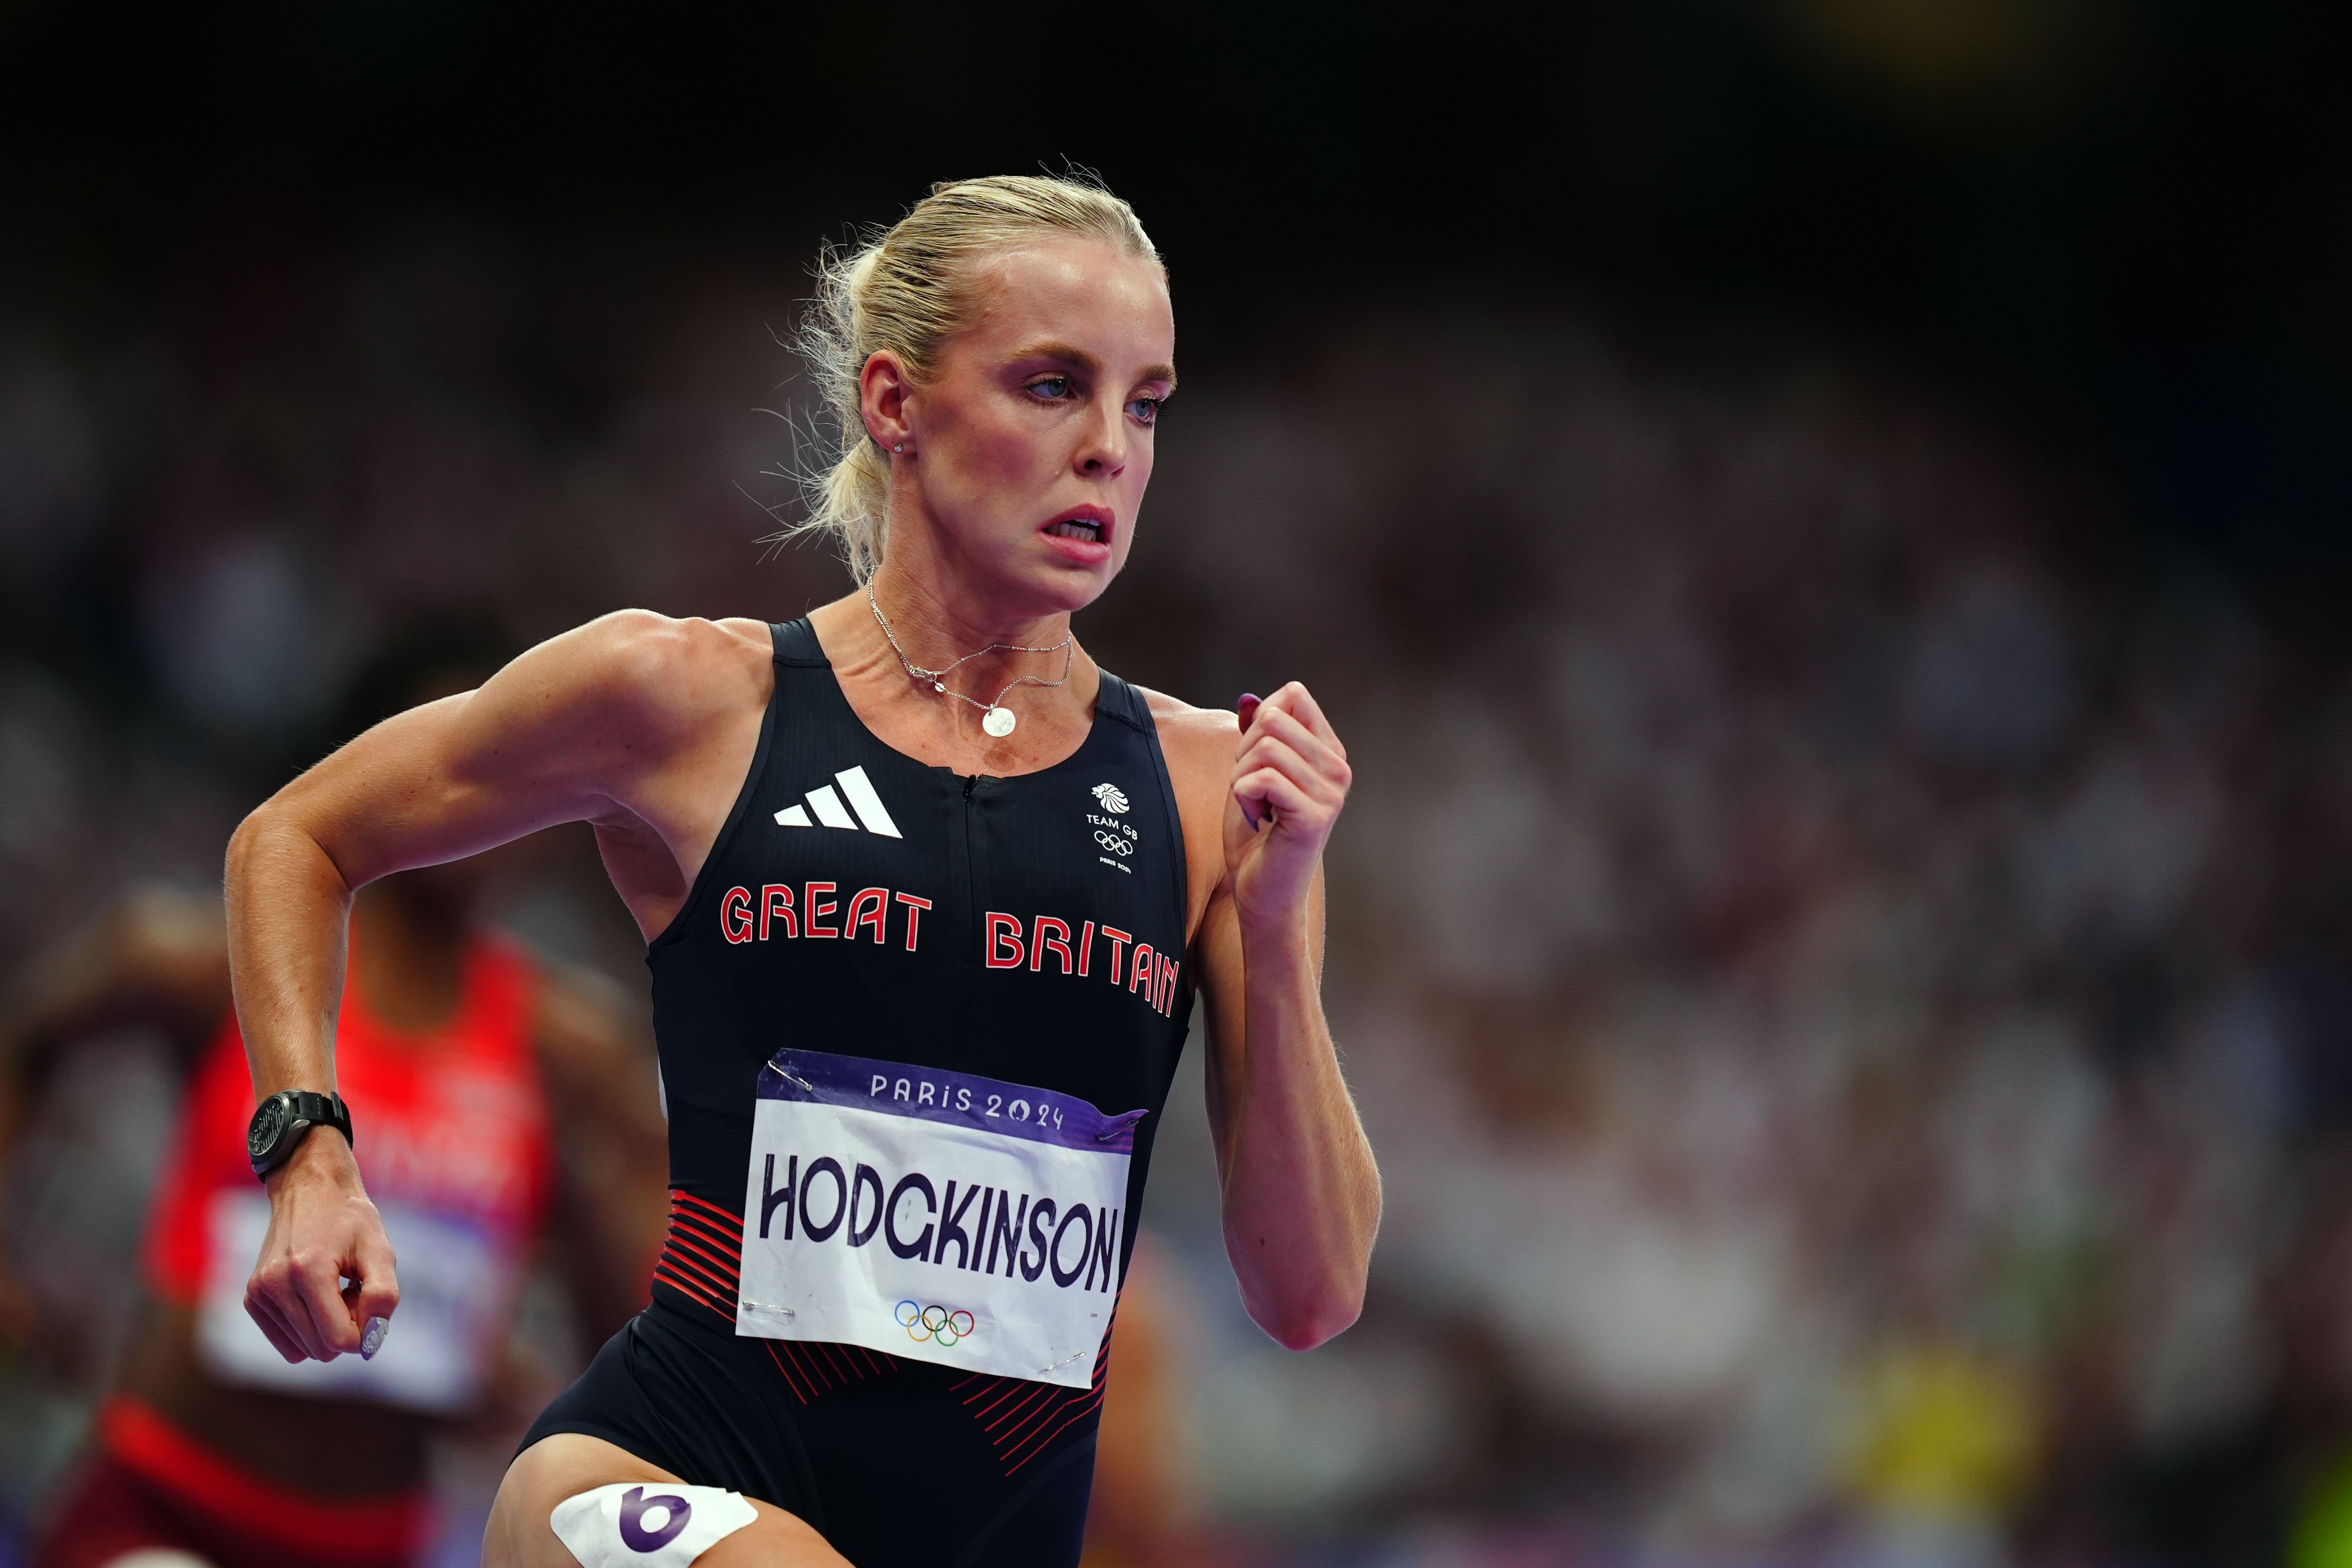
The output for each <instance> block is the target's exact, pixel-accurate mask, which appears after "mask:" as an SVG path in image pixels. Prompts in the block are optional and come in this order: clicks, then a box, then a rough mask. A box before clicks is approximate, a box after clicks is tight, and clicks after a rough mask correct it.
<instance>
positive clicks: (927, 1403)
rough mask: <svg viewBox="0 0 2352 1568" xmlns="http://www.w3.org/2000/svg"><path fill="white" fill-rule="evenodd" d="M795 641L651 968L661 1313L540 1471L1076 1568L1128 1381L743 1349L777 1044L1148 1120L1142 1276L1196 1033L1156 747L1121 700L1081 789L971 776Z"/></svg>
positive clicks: (1134, 1209) (1141, 1141)
mask: <svg viewBox="0 0 2352 1568" xmlns="http://www.w3.org/2000/svg"><path fill="white" fill-rule="evenodd" d="M772 633H773V636H774V639H775V649H776V654H775V659H776V684H775V692H774V695H773V696H772V698H771V699H770V700H769V703H768V710H767V715H766V718H765V720H764V721H763V722H762V725H761V732H760V744H759V750H758V752H756V753H755V754H754V756H753V758H752V762H751V773H750V774H749V776H748V777H746V779H745V780H744V783H743V788H742V792H741V794H740V796H739V798H738V799H737V801H736V803H735V807H734V810H733V812H732V813H731V814H730V816H729V818H728V821H727V825H726V826H725V827H724V828H723V829H722V830H721V831H720V833H719V838H718V840H717V842H716V843H715V844H714V845H713V846H712V847H711V852H710V858H709V863H708V864H707V865H705V866H704V868H703V869H702V873H701V875H700V876H699V877H698V879H697V880H696V883H695V886H694V889H693V891H692V893H691V894H690V895H689V896H688V900H687V902H686V905H685V907H684V908H683V909H681V910H679V911H678V914H677V919H676V920H674V921H672V922H671V924H670V926H669V928H668V929H667V930H666V931H663V932H662V934H661V935H660V936H659V937H658V938H656V940H655V942H654V943H653V945H652V947H651V948H650V949H649V951H648V952H647V955H646V962H647V963H648V965H649V966H650V967H651V969H652V971H653V986H654V1026H655V1032H656V1038H657V1041H658V1045H659V1049H660V1055H661V1068H662V1079H663V1084H664V1089H665V1092H666V1094H667V1107H668V1113H669V1149H670V1185H671V1189H672V1191H671V1216H670V1235H669V1238H668V1241H667V1245H666V1246H665V1247H664V1249H663V1253H662V1258H661V1261H660V1264H659V1266H658V1267H657V1268H656V1273H655V1280H654V1288H653V1304H652V1305H651V1306H650V1307H649V1308H648V1309H647V1310H646V1311H645V1312H643V1313H641V1314H640V1315H639V1316H638V1318H637V1319H636V1320H635V1321H634V1322H632V1323H631V1324H630V1325H629V1326H628V1327H627V1328H625V1330H623V1331H621V1333H619V1334H618V1335H616V1336H614V1339H613V1340H612V1341H611V1342H609V1343H607V1344H606V1345H605V1346H604V1350H603V1351H602V1352H599V1354H598V1355H597V1357H596V1360H595V1362H594V1363H593V1365H592V1366H591V1367H590V1368H589V1370H588V1371H587V1373H584V1374H583V1376H582V1377H581V1379H580V1381H579V1382H578V1383H576V1384H573V1385H572V1388H571V1389H569V1390H568V1391H566V1392H565V1393H564V1394H562V1395H561V1396H559V1397H558V1398H557V1399H556V1400H555V1402H554V1403H553V1404H552V1405H550V1406H549V1407H548V1409H547V1411H546V1412H545V1414H543V1415H541V1417H540V1419H539V1421H538V1423H537V1424H536V1425H535V1426H533V1427H532V1429H531V1431H530V1435H529V1436H527V1437H526V1438H525V1439H524V1442H525V1446H526V1447H528V1446H529V1445H530V1443H534V1442H537V1441H538V1440H539V1439H540V1438H541V1437H545V1436H551V1435H552V1434H554V1433H558V1432H579V1433H585V1434H587V1435H589V1436H597V1437H602V1438H604V1439H605V1440H606V1441H609V1442H613V1443H616V1444H618V1445H619V1446H620V1447H624V1448H626V1449H628V1450H630V1451H631V1452H632V1453H635V1454H636V1455H637V1456H638V1457H640V1458H644V1459H646V1460H649V1461H650V1462H652V1463H654V1464H656V1465H659V1466H661V1467H662V1468H665V1469H667V1470H669V1471H670V1472H672V1473H673V1474H676V1475H677V1476H679V1477H681V1478H683V1479H686V1480H687V1481H689V1482H692V1483H696V1484H698V1485H703V1486H716V1487H725V1488H730V1489H734V1490H737V1491H740V1492H743V1493H745V1494H746V1495H748V1496H751V1497H756V1498H761V1499H763V1500H767V1501H769V1502H772V1503H774V1504H776V1505H777V1506H778V1507H780V1508H783V1509H786V1510H790V1511H791V1512H793V1513H794V1514H796V1515H798V1516H800V1517H801V1518H802V1519H803V1520H805V1521H808V1522H809V1523H810V1524H811V1525H813V1526H814V1527H815V1528H816V1529H817V1530H819V1531H822V1532H823V1533H824V1536H825V1537H826V1539H827V1540H828V1541H830V1542H832V1543H833V1545H834V1547H835V1550H837V1551H838V1552H841V1553H842V1555H844V1556H845V1557H846V1558H848V1559H849V1561H850V1562H851V1563H853V1564H855V1565H856V1568H950V1565H953V1568H966V1565H976V1564H983V1563H986V1564H1004V1565H1006V1568H1010V1565H1013V1564H1016V1563H1017V1564H1022V1565H1024V1568H1041V1565H1047V1564H1074V1563H1076V1562H1077V1560H1078V1553H1079V1548H1080V1545H1081V1541H1082V1536H1083V1532H1084V1528H1085V1522H1086V1511H1087V1497H1088V1494H1089V1492H1090V1490H1091V1488H1092V1483H1093V1473H1094V1435H1095V1428H1096V1425H1097V1419H1098V1416H1099V1412H1100V1408H1101V1403H1102V1373H1103V1368H1104V1366H1105V1365H1106V1364H1107V1361H1108V1356H1107V1353H1106V1354H1105V1355H1101V1356H1098V1357H1097V1363H1096V1372H1095V1376H1094V1380H1093V1386H1092V1387H1091V1388H1069V1387H1064V1386H1060V1385H1057V1384H1049V1383H1039V1382H1031V1381H1026V1380H1024V1379H1015V1378H1007V1377H994V1376H986V1375H980V1374H974V1373H969V1372H960V1371H957V1370H955V1369H953V1368H950V1367H944V1366H940V1365H935V1364H932V1363H927V1362H918V1361H911V1360H907V1359H903V1358H901V1357H898V1356H893V1355H889V1354H885V1353H877V1352H874V1351H871V1350H867V1349H865V1348H862V1347H859V1346H855V1345H836V1344H824V1343H814V1342H802V1341H790V1340H771V1339H761V1338H755V1337H749V1336H739V1335H738V1334H737V1333H736V1330H735V1325H736V1307H737V1302H736V1298H737V1293H738V1270H739V1268H740V1256H741V1255H740V1246H741V1242H742V1237H743V1221H742V1213H741V1209H742V1205H743V1201H744V1194H745V1190H746V1169H747V1163H748V1162H749V1160H750V1157H751V1126H752V1116H753V1107H754V1103H755V1089H756V1086H757V1084H758V1082H759V1079H760V1074H761V1069H762V1068H763V1067H764V1066H765V1065H766V1064H767V1062H768V1061H769V1059H770V1058H771V1057H772V1056H773V1055H774V1054H775V1052H776V1051H777V1050H778V1049H779V1048H780V1047H795V1048H805V1049H808V1050H812V1051H821V1052H827V1053H835V1054H839V1055H844V1056H855V1057H861V1058H875V1059H877V1060H879V1061H886V1062H900V1063H906V1064H908V1065H909V1066H910V1067H916V1068H936V1069H940V1070H941V1071H946V1072H962V1073H971V1074H977V1075H982V1076H985V1077H987V1078H992V1079H1005V1080H1010V1081H1011V1082H1013V1083H1017V1084H1024V1085H1030V1086H1034V1087H1036V1088H1040V1089H1051V1090H1055V1091H1058V1092H1060V1093H1063V1094H1067V1095H1075V1096H1077V1097H1079V1098H1081V1099H1083V1100H1088V1101H1091V1102H1092V1103H1093V1104H1094V1105H1095V1106H1096V1107H1097V1108H1099V1109H1100V1110H1104V1111H1106V1112H1109V1113H1112V1114H1114V1115H1116V1114H1118V1113H1119V1112H1123V1111H1129V1110H1137V1109H1142V1110H1146V1111H1147V1112H1148V1114H1147V1115H1145V1116H1144V1117H1143V1119H1142V1121H1141V1122H1140V1123H1139V1125H1138V1127H1137V1129H1136V1133H1135V1154H1134V1162H1133V1164H1132V1166H1131V1167H1130V1170H1129V1183H1128V1194H1127V1213H1128V1215H1129V1216H1130V1218H1129V1224H1128V1225H1127V1226H1125V1227H1124V1230H1123V1234H1122V1236H1121V1238H1120V1247H1119V1251H1120V1268H1121V1277H1122V1278H1124V1271H1125V1267H1126V1262H1127V1259H1128V1258H1129V1256H1131V1254H1132V1249H1133V1244H1134V1234H1135V1233H1134V1228H1133V1225H1132V1216H1133V1215H1136V1214H1137V1213H1138V1211H1139V1206H1140V1199H1141V1195H1142V1192H1143V1185H1144V1177H1145V1173H1146V1171H1147V1169H1148V1167H1149V1166H1150V1158H1151V1146H1152V1140H1153V1136H1154V1134H1155V1132H1156V1131H1157V1130H1158V1126H1159V1121H1160V1109H1161V1106H1162V1105H1163V1103H1164V1102H1165V1100H1166V1099H1167V1095H1168V1085H1169V1081H1170V1079H1171V1077H1172V1076H1173V1074H1174V1072H1175V1068H1176V1058H1177V1056H1178V1053H1179V1052H1180V1051H1181V1049H1182V1047H1183V1042H1184V1034H1185V1028H1186V1025H1187V1022H1188V1020H1189V1017H1190V1015H1191V1012H1192V975H1191V974H1189V973H1186V962H1185V948H1184V935H1185V930H1184V924H1185V912H1186V904H1185V890H1186V878H1185V869H1184V844H1183V836H1182V833H1181V828H1180V826H1179V824H1178V819H1177V814H1176V802H1175V795H1174V792H1173V790H1172V789H1171V785H1170V782H1169V777H1168V770H1167V764H1166V762H1165V760H1164V759H1163V758H1162V756H1161V754H1160V740H1159V733H1158V731H1157V730H1156V728H1155V727H1154V725H1153V723H1152V720H1151V715H1150V711H1149V710H1148V709H1147V708H1146V706H1145V704H1144V700H1143V699H1142V697H1141V696H1140V695H1139V694H1138V693H1137V692H1136V691H1135V689H1133V688H1131V687H1129V686H1128V685H1127V684H1126V683H1125V682H1124V681H1122V680H1120V679H1118V678H1117V677H1116V676H1113V675H1111V674H1109V673H1108V672H1105V673H1104V675H1103V677H1102V690H1101V695H1100V697H1099V698H1098V700H1097V704H1096V712H1095V721H1094V726H1093V729H1092V731H1091V732H1090V733H1089V734H1088V735H1087V740H1086V742H1085V743H1084V744H1082V745H1081V746H1080V747H1079V748H1078V750H1077V752H1076V753H1075V754H1074V755H1072V756H1071V757H1070V758H1069V759H1068V760H1067V761H1066V762H1063V763H1059V764H1057V765H1055V766H1054V767H1051V768H1047V769H1045V770H1044V771H1043V772H1041V773H1030V774H1025V775H1024V776H1022V777H1019V778H1010V779H999V778H989V777H974V778H963V777H960V776H958V775H957V774H955V773H951V772H950V771H949V770H947V769H945V768H930V767H925V766H923V765H921V764H920V763H916V762H915V761H914V760H912V759H911V758H908V757H907V756H904V755H902V754H900V753H899V752H894V751H892V750H891V749H890V748H889V747H887V746H886V745H884V744H883V743H882V742H880V741H878V740H877V739H876V738H875V737H874V735H873V734H872V733H871V732H870V731H867V730H866V726H865V725H864V724H863V723H862V722H861V721H859V720H858V718H857V716H856V712H855V711H854V710H852V709H851V708H850V706H849V703H848V700H847V699H846V698H845V697H844V696H843V695H842V691H841V687H840V683H839V682H838V681H837V680H836V679H835V676H834V673H833V667H832V665H831V664H830V663H829V662H828V661H827V660H826V658H825V657H824V652H823V650H822V649H821V648H820V647H819V646H818V643H817V639H816V635H815V632H814V630H813V629H812V628H811V626H810V625H809V623H808V622H807V621H806V620H799V621H793V622H791V623H789V624H785V625H779V626H774V627H772ZM941 1257H942V1258H944V1257H945V1247H944V1244H942V1247H941Z"/></svg>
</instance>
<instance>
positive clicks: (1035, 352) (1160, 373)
mask: <svg viewBox="0 0 2352 1568" xmlns="http://www.w3.org/2000/svg"><path fill="white" fill-rule="evenodd" d="M1013 358H1015V359H1050V360H1059V361H1061V362H1062V363H1065V364H1069V365H1076V367H1077V368H1078V369H1080V370H1083V371H1085V372H1087V374H1090V375H1100V374H1102V361H1100V360H1098V359H1097V358H1096V357H1095V356H1094V355H1092V354H1090V353H1087V351H1086V350H1084V349H1082V348H1078V347H1076V346H1075V345H1073V344H1070V343H1034V344H1032V345H1031V346H1029V347H1028V348H1025V349H1024V350H1022V351H1021V352H1020V353H1017V354H1015V355H1013ZM1136 379H1137V380H1138V381H1164V382H1166V383H1167V384H1169V386H1170V387H1171V389H1172V388H1173V387H1174V386H1175V384H1176V367H1175V366H1174V365H1172V364H1166V363H1161V364H1148V365H1145V366H1144V367H1143V374H1141V375H1139V376H1137V377H1136Z"/></svg>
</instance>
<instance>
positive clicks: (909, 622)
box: [866, 563, 1076, 701]
mask: <svg viewBox="0 0 2352 1568" xmlns="http://www.w3.org/2000/svg"><path fill="white" fill-rule="evenodd" d="M866 597H867V600H868V603H869V604H870V605H871V607H872V610H873V612H874V615H875V621H876V625H875V634H876V636H877V637H880V638H881V639H882V640H883V641H884V642H885V643H886V644H890V643H894V642H895V644H896V646H895V647H892V648H891V650H890V655H889V657H890V658H893V659H894V660H899V661H903V663H904V664H906V665H908V666H911V667H913V668H912V669H909V670H908V675H909V677H910V679H920V678H919V677H915V676H914V674H913V669H924V670H937V671H940V672H942V673H941V677H940V678H941V679H944V680H945V681H946V682H947V684H948V687H949V689H950V690H956V691H961V692H963V693H964V694H965V695H967V696H972V697H977V698H979V699H981V700H983V701H984V700H988V699H989V698H991V697H992V696H993V695H994V694H995V693H996V692H997V690H998V689H1000V688H1002V687H1003V685H1005V684H1006V683H1007V682H1009V681H1012V680H1014V679H1019V678H1021V677H1023V676H1035V677H1040V678H1042V679H1047V680H1055V679H1059V678H1060V677H1061V675H1062V674H1063V673H1064V672H1065V670H1066V667H1068V666H1069V665H1070V664H1071V662H1072V661H1073V659H1074V658H1075V652H1076V650H1075V648H1073V647H1067V646H1065V645H1066V644H1069V643H1070V642H1071V640H1072V637H1071V632H1070V614H1069V612H1068V611H1067V610H1056V611H1054V612H1051V613H1049V614H1045V615H1039V614H1036V613H1034V611H1029V612H1024V611H1021V610H1017V609H1010V608H1004V607H996V608H992V607H990V606H989V605H985V604H984V603H978V602H974V601H971V600H963V601H955V600H951V599H950V596H949V595H947V594H945V593H942V592H940V589H939V587H938V585H937V584H931V583H927V582H925V581H924V580H923V579H922V578H921V577H919V576H918V575H917V574H913V573H909V572H905V571H898V572H893V571H892V570H891V568H890V566H889V565H888V563H885V564H884V565H883V567H882V569H881V570H880V571H879V572H877V573H876V574H875V579H874V581H873V582H872V583H870V584H867V587H866ZM950 665H952V666H954V667H955V668H953V669H951V670H950V668H949V666H950Z"/></svg>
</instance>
